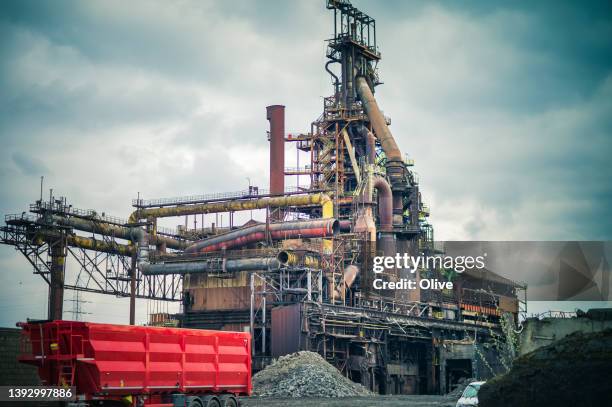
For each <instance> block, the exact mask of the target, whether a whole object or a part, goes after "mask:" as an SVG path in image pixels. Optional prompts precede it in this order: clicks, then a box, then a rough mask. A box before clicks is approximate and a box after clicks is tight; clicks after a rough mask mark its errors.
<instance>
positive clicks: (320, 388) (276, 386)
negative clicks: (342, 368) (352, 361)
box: [253, 351, 373, 398]
mask: <svg viewBox="0 0 612 407" xmlns="http://www.w3.org/2000/svg"><path fill="white" fill-rule="evenodd" d="M253 395H255V396H260V397H296V398H297V397H354V396H371V395H373V393H371V392H370V391H369V390H368V389H366V388H365V387H363V386H361V385H360V384H357V383H354V382H352V381H351V380H350V379H348V378H346V377H344V376H342V375H341V374H340V372H339V371H338V369H336V368H335V367H333V366H332V365H330V364H329V363H327V362H326V361H325V360H324V359H323V358H322V357H321V356H320V355H319V354H318V353H314V352H307V351H302V352H297V353H292V354H290V355H286V356H281V357H280V358H278V360H276V361H275V362H274V363H272V364H271V365H269V366H268V367H266V368H265V369H264V370H262V371H261V372H259V373H257V374H256V375H255V376H253Z"/></svg>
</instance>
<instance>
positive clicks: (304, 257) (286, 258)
mask: <svg viewBox="0 0 612 407" xmlns="http://www.w3.org/2000/svg"><path fill="white" fill-rule="evenodd" d="M276 258H277V259H278V261H280V262H281V263H282V264H283V265H286V266H304V267H309V268H315V269H318V268H319V267H320V262H319V258H318V257H316V256H313V255H312V254H309V253H299V252H295V251H292V250H283V251H282V252H279V253H278V255H277V256H276Z"/></svg>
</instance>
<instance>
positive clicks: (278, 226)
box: [185, 218, 340, 253]
mask: <svg viewBox="0 0 612 407" xmlns="http://www.w3.org/2000/svg"><path fill="white" fill-rule="evenodd" d="M339 228H340V225H339V223H338V221H337V220H336V219H334V218H329V219H314V220H307V221H295V222H282V223H272V224H270V225H265V224H259V225H254V226H250V227H246V228H243V229H238V230H234V231H232V232H229V233H225V234H223V235H219V236H215V237H212V238H209V239H204V240H201V241H199V242H196V243H194V244H193V245H191V246H189V247H188V248H187V249H186V250H185V251H186V252H187V253H194V252H203V253H205V252H211V251H217V250H222V249H230V248H237V247H241V246H245V245H248V244H252V243H256V242H260V241H264V240H266V239H267V238H270V239H272V240H281V239H293V238H317V237H327V236H333V235H334V234H336V233H337V232H338V230H339Z"/></svg>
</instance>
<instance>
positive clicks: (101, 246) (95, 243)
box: [34, 232, 135, 256]
mask: <svg viewBox="0 0 612 407" xmlns="http://www.w3.org/2000/svg"><path fill="white" fill-rule="evenodd" d="M59 237H60V235H59V234H57V233H53V232H49V233H44V232H43V233H40V234H39V236H37V237H36V238H35V239H34V241H35V242H36V243H37V244H42V243H43V241H48V240H51V241H55V240H56V239H58V238H59ZM66 244H68V246H72V247H78V248H80V249H87V250H94V251H97V252H103V253H116V254H120V255H122V256H131V255H132V254H134V253H135V250H134V248H133V247H132V246H128V245H125V244H117V243H114V244H113V243H108V242H105V241H103V240H97V239H93V238H90V237H83V236H77V235H67V236H66Z"/></svg>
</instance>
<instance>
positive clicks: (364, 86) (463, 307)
mask: <svg viewBox="0 0 612 407" xmlns="http://www.w3.org/2000/svg"><path fill="white" fill-rule="evenodd" d="M327 8H328V9H329V10H330V13H333V36H332V37H331V38H330V39H329V40H327V47H326V57H327V63H326V64H325V70H326V71H327V73H328V74H329V75H330V76H331V78H332V82H333V89H332V95H331V96H329V97H326V98H324V100H323V111H322V113H321V115H320V116H319V117H318V118H316V119H315V120H314V121H313V122H312V123H311V124H310V126H309V127H310V128H309V130H307V131H304V132H302V133H299V134H287V133H286V131H285V115H284V113H285V106H282V105H273V106H268V107H267V110H266V114H267V119H268V121H269V126H270V127H269V132H268V141H269V145H270V185H269V189H268V190H263V189H259V188H255V187H250V188H249V190H248V191H239V192H230V193H216V194H210V195H199V196H186V197H179V198H168V199H166V198H161V199H143V198H141V197H138V198H136V199H134V200H133V202H132V206H133V213H132V214H131V216H130V217H129V219H118V218H114V217H111V216H107V215H106V214H104V213H103V212H102V211H92V210H89V211H84V210H80V209H77V208H74V207H72V205H69V204H68V202H67V201H66V199H65V198H59V199H56V198H55V197H53V194H50V196H49V198H48V199H47V198H46V197H43V192H42V190H41V197H40V199H39V200H37V201H36V202H35V203H33V204H32V205H30V208H29V212H30V213H26V212H23V213H20V214H18V215H7V216H6V218H5V223H6V224H5V225H4V226H3V227H2V243H3V244H9V245H13V246H15V248H16V249H17V250H19V251H20V252H21V253H23V255H24V256H25V257H26V258H27V260H28V261H29V262H30V263H31V264H32V266H33V267H34V270H35V273H37V274H40V276H41V277H42V278H43V279H44V280H45V282H46V283H47V284H48V285H49V319H61V318H62V315H63V309H62V308H63V303H64V300H63V296H64V292H65V290H66V289H73V290H80V291H87V292H96V293H103V294H111V295H115V296H123V297H129V298H130V299H131V301H130V322H131V323H132V324H133V323H135V306H136V302H137V301H138V300H139V299H145V298H148V299H156V300H163V301H180V302H181V304H182V306H181V309H182V312H181V313H180V314H179V315H163V314H156V315H153V316H152V319H151V322H152V323H154V324H173V323H174V324H177V325H180V326H183V327H188V328H207V329H220V330H236V331H249V332H251V333H252V334H253V346H252V350H253V369H254V370H258V369H261V368H262V367H263V366H265V365H266V364H267V363H269V362H270V361H271V359H272V358H275V357H278V356H281V355H284V354H287V353H291V352H295V351H297V350H311V351H315V352H318V353H320V354H321V355H322V356H323V357H324V358H325V359H326V360H328V361H329V362H330V363H332V364H334V365H335V366H336V367H337V368H338V369H339V370H340V371H341V372H342V373H343V374H345V375H346V376H347V377H349V378H351V379H352V380H354V381H356V382H359V383H362V384H364V385H365V386H367V387H369V388H370V389H371V390H373V391H376V392H379V393H382V394H435V393H445V392H447V391H448V390H450V388H452V386H453V385H454V384H455V383H456V382H457V381H458V380H459V379H460V378H462V377H478V378H486V377H490V376H493V375H494V374H496V373H498V372H499V371H501V370H503V369H504V360H503V355H501V354H502V353H503V352H504V349H505V348H506V346H505V335H504V330H505V329H506V327H507V325H508V324H510V325H512V324H513V323H516V322H517V321H518V314H519V312H520V310H521V304H523V302H522V301H520V300H519V298H521V297H520V295H519V291H521V290H524V287H523V286H521V285H519V284H517V283H515V282H513V281H510V280H508V279H505V278H503V277H501V276H499V275H497V274H495V273H494V272H493V271H490V270H483V271H474V270H468V271H466V272H465V273H449V272H448V270H444V269H441V268H422V269H420V270H417V272H416V273H410V272H407V271H405V270H401V269H392V270H386V271H385V274H384V278H385V279H386V280H388V281H398V280H400V279H411V280H414V281H418V280H419V279H423V278H438V279H440V280H443V281H447V280H449V279H452V281H454V282H455V284H454V288H453V289H452V290H442V291H436V290H419V289H415V290H375V289H373V288H372V280H373V278H374V275H373V273H372V261H373V258H374V257H375V256H378V255H385V256H395V254H396V253H408V254H410V255H414V256H419V255H431V256H435V255H440V254H442V252H441V251H440V248H439V247H436V245H434V236H433V227H432V225H431V224H430V223H429V222H428V216H429V208H428V207H427V206H426V205H425V204H424V203H423V200H422V196H421V191H420V185H419V181H418V177H417V176H416V174H415V172H414V171H413V168H412V167H413V165H414V162H413V161H411V160H408V159H406V158H405V155H404V154H402V151H401V150H400V147H399V146H398V145H397V143H396V141H395V138H394V137H393V134H392V132H391V130H390V125H391V119H390V118H388V117H385V116H384V115H383V113H382V112H381V109H380V107H379V105H378V101H377V100H376V98H375V96H374V92H375V89H376V87H377V86H378V85H379V84H381V81H380V79H379V76H378V71H377V65H378V63H379V61H380V60H381V53H380V51H379V45H378V43H377V39H376V22H375V20H374V19H373V18H371V17H370V16H368V15H366V14H364V13H363V12H361V11H359V10H358V9H356V8H355V7H354V6H353V5H351V3H350V2H349V1H347V0H328V1H327ZM387 86H389V85H387ZM390 86H392V85H390ZM262 110H263V107H262ZM262 142H265V141H264V140H263V137H262ZM287 143H290V144H292V145H293V146H295V148H297V149H298V150H299V151H301V152H304V153H307V154H309V156H310V160H309V162H308V163H307V165H305V166H303V167H296V168H287V167H286V166H285V145H286V144H287ZM294 176H301V178H302V179H305V178H307V179H308V180H309V182H308V183H306V185H304V186H301V187H287V186H286V180H288V179H291V177H294ZM288 184H289V183H288ZM249 210H265V211H266V217H265V221H264V222H257V221H254V220H251V221H249V222H248V223H246V224H244V225H235V224H234V223H233V215H234V213H235V212H237V211H249ZM204 214H224V215H225V216H226V219H228V218H229V225H228V226H226V227H219V226H218V224H215V222H210V223H209V224H204V223H200V227H199V228H197V227H195V228H189V227H188V226H187V225H188V222H185V225H184V226H183V225H182V226H181V227H179V228H178V229H177V230H170V229H167V228H163V227H161V226H158V221H159V220H160V219H162V218H171V217H176V218H181V219H189V217H194V218H195V217H198V216H202V215H204ZM201 219H204V218H203V217H202V218H201ZM67 258H70V259H72V261H76V262H77V263H78V264H79V266H80V271H79V273H78V274H77V277H76V278H74V279H71V280H68V279H66V260H67Z"/></svg>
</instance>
